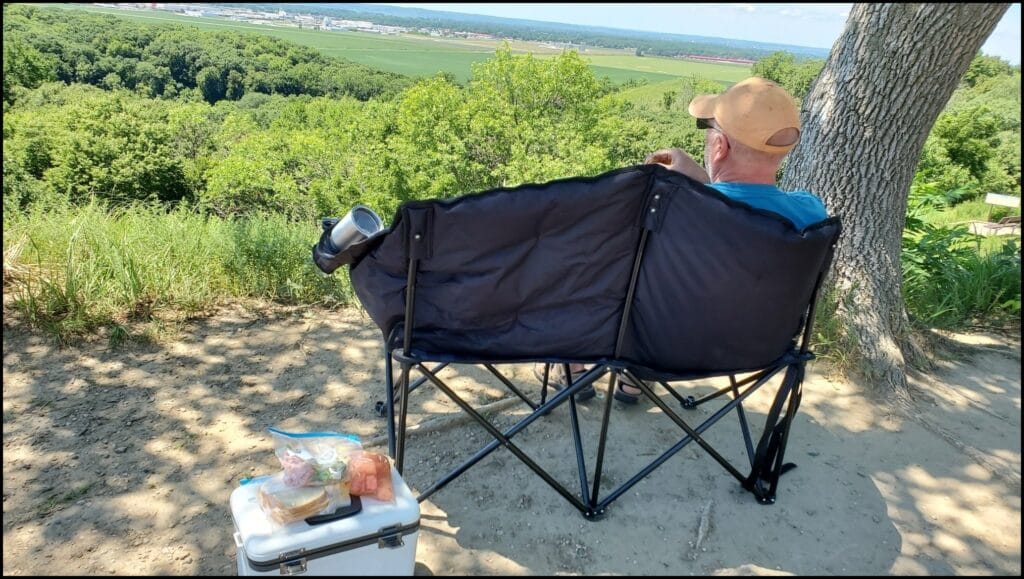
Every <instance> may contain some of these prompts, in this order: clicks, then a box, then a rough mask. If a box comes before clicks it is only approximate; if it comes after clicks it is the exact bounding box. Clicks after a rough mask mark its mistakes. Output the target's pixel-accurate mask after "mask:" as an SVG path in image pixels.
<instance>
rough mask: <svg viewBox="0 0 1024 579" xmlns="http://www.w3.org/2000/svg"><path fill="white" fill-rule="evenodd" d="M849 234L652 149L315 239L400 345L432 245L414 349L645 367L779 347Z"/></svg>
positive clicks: (327, 262) (466, 358) (774, 354)
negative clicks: (347, 244) (738, 194)
mask: <svg viewBox="0 0 1024 579" xmlns="http://www.w3.org/2000/svg"><path fill="white" fill-rule="evenodd" d="M644 230H647V231H648V235H647V237H646V246H645V247H644V250H643V252H642V255H643V257H642V261H641V263H640V266H639V272H638V281H637V285H636V289H635V295H634V296H633V305H632V309H631V311H630V317H629V323H628V326H627V328H626V332H625V334H624V340H623V342H622V344H621V348H620V350H619V352H618V356H616V342H617V339H618V334H619V327H620V323H621V320H622V316H623V313H624V311H625V309H626V304H627V301H628V298H629V296H628V295H627V294H628V290H629V286H630V279H631V276H632V273H633V269H634V262H635V258H636V256H637V255H638V250H639V246H640V243H641V238H642V233H643V232H644ZM417 234H419V235H420V236H421V239H420V240H419V241H417V242H416V245H415V246H414V245H413V241H412V237H413V236H415V235H417ZM838 234H839V222H838V220H837V219H835V218H830V219H827V220H825V221H823V222H821V223H818V224H815V225H812V226H810V227H808V228H806V229H804V230H798V229H797V228H796V227H794V225H793V224H792V222H790V221H789V220H788V219H786V218H784V217H782V216H780V215H778V214H775V213H773V212H770V211H765V210H761V209H755V208H753V207H751V206H749V205H747V204H745V203H742V202H738V201H734V200H732V199H730V198H728V197H726V196H724V195H722V194H721V193H719V192H718V191H716V190H714V189H712V188H710V187H707V186H704V185H703V184H701V183H698V182H696V181H694V180H692V179H689V178H688V177H686V176H684V175H682V174H679V173H676V172H674V171H669V170H666V169H664V168H663V167H660V166H657V165H641V166H634V167H626V168H623V169H618V170H615V171H611V172H608V173H605V174H602V175H598V176H596V177H580V178H572V179H563V180H558V181H552V182H549V183H543V184H529V185H523V186H520V187H516V188H511V189H494V190H490V191H485V192H482V193H477V194H472V195H466V196H463V197H459V198H456V199H450V200H431V201H412V202H407V203H405V204H403V206H402V207H401V208H400V209H399V210H398V212H397V213H396V215H395V217H394V219H393V222H392V225H391V227H390V228H388V229H387V230H385V231H383V232H381V233H380V234H378V235H376V236H374V237H372V238H370V239H368V240H366V241H364V242H363V243H361V244H358V245H356V246H353V247H351V248H349V249H348V250H346V251H345V252H344V253H343V254H339V255H328V254H325V253H324V252H323V250H322V247H321V248H319V254H318V248H314V257H315V259H316V260H317V262H318V264H319V265H320V266H321V268H322V269H324V270H325V271H331V270H333V268H335V267H338V266H339V265H341V264H351V269H350V273H351V280H352V285H353V287H354V289H355V292H356V294H357V296H358V298H359V300H360V301H361V302H362V304H363V306H364V307H365V308H366V310H367V312H368V313H369V315H370V317H371V318H372V319H373V321H374V322H375V323H376V324H377V325H378V326H379V327H380V328H381V330H382V331H383V333H384V336H385V339H386V340H387V341H388V344H389V346H390V347H392V348H395V347H400V346H401V338H402V330H403V329H404V328H403V323H404V322H403V318H404V315H405V305H406V304H405V296H406V284H407V279H408V269H409V259H410V257H411V256H418V257H419V262H418V271H417V277H416V285H415V292H416V293H415V306H414V307H415V310H414V315H413V332H412V342H411V343H412V348H411V350H412V352H413V353H419V354H421V355H427V356H429V357H430V358H431V359H437V360H449V361H453V362H467V363H473V362H476V361H479V360H487V361H508V362H513V361H550V362H616V363H618V362H621V363H624V364H625V365H627V366H628V367H630V368H631V369H632V370H633V371H634V372H635V373H636V374H637V375H638V376H640V377H641V378H645V379H671V378H672V377H680V376H683V377H685V376H692V375H710V374H716V373H721V374H725V373H729V372H740V371H746V370H750V369H757V368H763V367H765V366H767V365H768V364H770V363H772V362H773V361H775V360H777V359H779V358H780V356H782V355H783V354H784V353H785V352H786V351H788V350H789V349H790V346H791V345H792V343H793V340H794V338H795V336H796V334H797V333H798V332H799V331H800V330H801V328H802V322H803V319H802V316H803V315H804V314H805V313H806V310H807V307H808V304H809V302H810V300H811V298H812V296H813V292H814V290H815V287H816V283H817V280H818V277H819V275H820V274H821V272H822V271H824V270H825V269H827V267H828V264H827V263H826V261H827V260H828V259H829V258H830V255H831V253H830V247H831V246H832V245H833V244H834V242H835V240H836V238H837V237H838ZM325 235H326V233H325ZM321 245H322V244H321ZM411 247H415V249H413V250H410V248H411ZM410 251H412V253H410Z"/></svg>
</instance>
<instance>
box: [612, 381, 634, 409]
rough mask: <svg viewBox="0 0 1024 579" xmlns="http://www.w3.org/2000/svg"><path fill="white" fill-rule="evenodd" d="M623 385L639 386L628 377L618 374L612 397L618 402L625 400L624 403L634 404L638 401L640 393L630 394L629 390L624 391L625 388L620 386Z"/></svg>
mask: <svg viewBox="0 0 1024 579" xmlns="http://www.w3.org/2000/svg"><path fill="white" fill-rule="evenodd" d="M623 385H625V386H632V387H633V388H639V386H637V385H636V383H635V382H633V381H632V380H630V379H629V378H626V377H625V376H619V381H618V382H617V383H616V384H615V394H613V395H612V397H613V398H615V399H616V400H618V401H619V402H625V403H626V404H636V403H638V402H640V394H630V393H629V392H626V390H625V389H623V388H622V386H623Z"/></svg>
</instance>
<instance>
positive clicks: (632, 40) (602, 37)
mask: <svg viewBox="0 0 1024 579" xmlns="http://www.w3.org/2000/svg"><path fill="white" fill-rule="evenodd" d="M218 5H219V6H234V7H242V8H250V9H258V10H268V11H274V12H276V11H278V10H285V11H286V12H297V11H299V12H307V11H308V12H315V13H316V14H319V15H323V16H329V17H331V18H340V19H345V20H364V21H369V22H373V23H375V24H381V25H385V26H403V27H406V28H432V29H447V30H452V31H456V32H475V33H478V34H490V35H492V36H495V37H497V38H512V39H516V40H530V41H537V42H555V43H569V44H573V45H577V46H592V47H603V48H621V49H632V50H634V53H635V54H637V55H638V56H640V55H646V56H667V57H674V56H684V55H694V56H708V57H718V58H732V59H742V60H756V59H758V58H761V57H763V56H766V55H768V54H769V53H770V52H771V51H770V50H768V49H763V48H754V47H743V46H728V45H725V44H719V43H711V42H701V41H699V40H696V41H695V40H682V39H672V38H665V37H667V36H669V35H668V34H660V33H654V32H650V33H644V32H639V31H631V30H622V31H616V30H612V29H601V30H594V29H592V28H591V27H581V26H574V25H565V24H558V23H542V22H530V23H529V24H526V23H523V24H518V23H516V22H514V21H513V22H500V23H499V22H495V21H494V20H495V19H493V18H486V17H484V18H480V19H474V18H473V17H472V16H470V15H467V16H466V17H465V19H464V20H463V19H461V18H460V19H458V20H455V19H452V18H446V17H444V16H443V15H442V16H437V17H413V16H397V15H393V14H381V13H378V12H375V11H373V12H371V11H356V10H346V9H343V8H333V7H329V6H323V5H320V6H316V7H313V6H308V5H306V6H302V5H296V4H273V3H267V4H243V3H218Z"/></svg>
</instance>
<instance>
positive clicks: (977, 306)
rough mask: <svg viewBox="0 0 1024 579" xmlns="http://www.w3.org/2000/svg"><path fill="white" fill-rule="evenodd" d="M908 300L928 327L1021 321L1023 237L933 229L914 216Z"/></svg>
mask: <svg viewBox="0 0 1024 579" xmlns="http://www.w3.org/2000/svg"><path fill="white" fill-rule="evenodd" d="M902 263H903V295H904V299H905V300H906V304H907V311H908V313H909V314H910V316H911V318H912V319H913V321H914V322H915V323H916V324H917V325H918V326H922V327H936V328H944V329H962V328H964V327H967V326H971V325H978V324H981V323H985V324H990V325H991V324H1000V323H1004V322H1006V321H1009V320H1011V319H1019V318H1020V306H1021V299H1020V288H1021V278H1020V275H1021V269H1020V238H1019V237H1013V236H1011V237H995V236H993V237H986V238H982V237H980V236H978V235H974V234H972V233H970V232H969V231H968V230H967V228H966V227H965V226H963V225H959V226H943V225H933V224H932V223H928V222H927V221H924V220H923V219H921V218H919V217H918V215H917V214H915V213H914V212H911V214H910V215H908V217H907V227H906V230H905V231H904V236H903V260H902Z"/></svg>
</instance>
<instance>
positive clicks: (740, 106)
mask: <svg viewBox="0 0 1024 579" xmlns="http://www.w3.org/2000/svg"><path fill="white" fill-rule="evenodd" d="M688 110H689V111H690V114H691V115H693V116H695V117H697V118H698V119H714V120H715V122H716V123H717V124H718V126H720V127H721V128H722V130H723V131H724V132H725V134H726V135H728V136H729V138H731V139H736V140H737V141H739V142H741V143H743V144H744V145H746V146H748V147H750V148H752V149H757V150H759V151H766V152H768V153H785V152H787V151H789V150H790V149H792V148H793V147H795V146H796V143H797V141H798V140H799V139H800V136H799V135H800V112H799V111H797V110H796V105H795V104H794V103H793V97H791V96H789V93H788V92H786V89H784V88H782V87H781V86H779V85H777V84H775V83H774V82H772V81H770V80H767V79H764V78H761V77H757V76H752V77H750V78H748V79H746V80H743V81H740V82H738V83H736V84H734V85H732V86H731V87H729V89H728V90H726V91H725V92H724V93H722V94H718V95H713V94H704V95H698V96H696V97H694V98H693V100H692V101H690V107H689V109H688ZM785 129H796V132H795V133H794V132H789V133H785V134H784V135H787V134H789V135H795V137H792V136H791V137H790V138H791V139H792V142H790V143H782V144H780V143H778V142H777V141H778V139H776V142H775V143H773V144H769V141H771V140H772V137H775V136H776V135H777V134H778V133H779V131H783V130H785ZM784 135H783V136H784Z"/></svg>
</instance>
